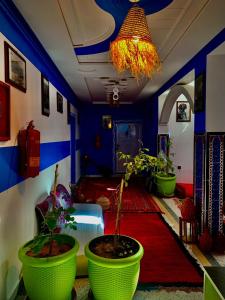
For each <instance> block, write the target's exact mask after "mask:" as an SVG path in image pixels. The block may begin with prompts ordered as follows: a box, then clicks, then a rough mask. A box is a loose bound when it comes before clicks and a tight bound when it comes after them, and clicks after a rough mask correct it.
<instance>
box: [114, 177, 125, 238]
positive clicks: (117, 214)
mask: <svg viewBox="0 0 225 300" xmlns="http://www.w3.org/2000/svg"><path fill="white" fill-rule="evenodd" d="M123 186H124V179H123V178H122V179H121V183H120V190H119V197H118V204H117V211H116V226H115V235H119V230H120V217H121V207H122V194H123Z"/></svg>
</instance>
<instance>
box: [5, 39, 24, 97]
mask: <svg viewBox="0 0 225 300" xmlns="http://www.w3.org/2000/svg"><path fill="white" fill-rule="evenodd" d="M4 51H5V81H6V82H7V83H9V84H10V85H12V86H13V87H15V88H17V89H18V90H20V91H22V92H24V93H26V90H27V78H26V61H25V59H24V58H23V57H22V56H21V55H20V54H19V53H18V52H17V51H16V50H15V49H13V47H11V46H10V45H9V44H8V43H7V42H4Z"/></svg>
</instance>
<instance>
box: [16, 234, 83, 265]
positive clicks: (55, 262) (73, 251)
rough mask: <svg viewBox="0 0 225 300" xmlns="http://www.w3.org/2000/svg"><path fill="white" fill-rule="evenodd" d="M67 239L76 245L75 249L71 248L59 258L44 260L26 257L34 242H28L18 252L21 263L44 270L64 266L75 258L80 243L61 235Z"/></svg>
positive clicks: (46, 258) (53, 257)
mask: <svg viewBox="0 0 225 300" xmlns="http://www.w3.org/2000/svg"><path fill="white" fill-rule="evenodd" d="M60 235H63V236H65V237H66V239H68V240H70V241H71V243H74V246H73V248H71V249H70V250H69V251H67V252H65V253H63V254H60V255H57V256H52V257H44V258H40V257H31V256H28V255H26V252H27V251H28V250H29V249H30V248H29V247H28V245H29V244H30V243H31V242H32V241H33V240H30V241H28V242H26V243H25V244H24V245H23V246H22V247H21V248H20V249H19V252H18V256H19V259H20V260H21V262H22V263H23V264H24V265H29V266H33V267H44V268H49V267H52V266H57V265H60V264H62V263H63V262H65V261H67V260H68V259H69V258H72V257H73V256H74V257H75V255H76V253H77V251H78V250H79V243H78V241H77V240H76V239H75V238H74V237H72V236H70V235H67V234H60Z"/></svg>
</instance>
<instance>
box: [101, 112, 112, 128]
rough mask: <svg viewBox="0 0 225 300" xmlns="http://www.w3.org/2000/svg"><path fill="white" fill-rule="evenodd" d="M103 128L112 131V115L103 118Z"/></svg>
mask: <svg viewBox="0 0 225 300" xmlns="http://www.w3.org/2000/svg"><path fill="white" fill-rule="evenodd" d="M102 127H103V128H104V129H112V116H110V115H105V116H102Z"/></svg>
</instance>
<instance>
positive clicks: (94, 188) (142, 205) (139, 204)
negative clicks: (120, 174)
mask: <svg viewBox="0 0 225 300" xmlns="http://www.w3.org/2000/svg"><path fill="white" fill-rule="evenodd" d="M120 180H121V178H114V177H113V178H93V177H87V178H83V179H82V181H81V183H80V187H79V190H80V192H81V193H82V194H83V195H84V197H85V199H88V200H89V201H93V202H96V200H97V199H98V198H99V197H101V196H105V197H107V198H109V199H110V201H111V204H112V205H111V207H112V206H113V204H114V203H112V202H113V199H114V197H113V194H114V193H115V190H116V187H117V186H118V184H119V183H120ZM122 211H124V212H160V213H161V210H160V208H159V207H158V205H157V204H156V202H155V201H154V199H153V198H152V197H151V195H150V194H149V193H148V192H147V191H146V189H145V186H144V183H143V182H142V181H141V180H139V179H136V180H133V181H130V182H129V186H128V187H125V188H124V191H123V208H122Z"/></svg>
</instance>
